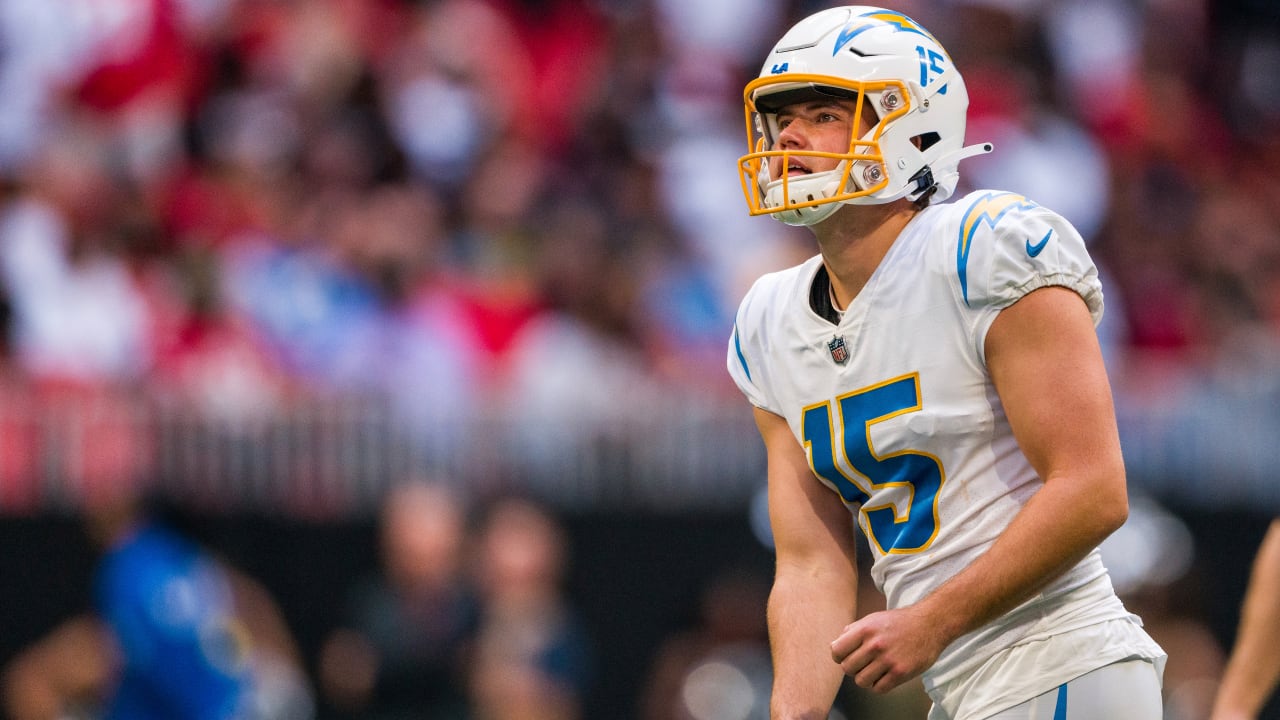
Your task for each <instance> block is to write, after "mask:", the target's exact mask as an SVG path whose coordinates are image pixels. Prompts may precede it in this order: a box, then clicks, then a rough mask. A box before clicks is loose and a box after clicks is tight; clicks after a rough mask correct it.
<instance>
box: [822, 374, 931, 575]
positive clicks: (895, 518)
mask: <svg viewBox="0 0 1280 720" xmlns="http://www.w3.org/2000/svg"><path fill="white" fill-rule="evenodd" d="M832 404H833V402H832V401H827V402H823V403H820V404H818V405H812V406H810V407H807V408H805V410H804V414H803V417H802V424H803V432H804V444H805V448H806V450H807V451H808V455H809V466H810V467H812V468H813V472H814V473H815V474H816V475H817V476H818V477H820V478H822V479H823V480H825V481H826V482H827V483H828V484H830V485H831V486H832V487H834V488H835V489H836V490H837V491H838V492H839V493H840V497H842V498H843V499H844V501H845V502H846V503H849V504H851V505H858V506H860V508H861V512H862V515H863V516H864V518H865V522H864V523H863V528H864V529H865V530H866V531H867V536H868V537H867V539H868V540H869V541H870V542H871V543H872V544H873V545H874V546H875V547H876V548H878V550H879V551H880V552H882V553H915V552H920V551H921V550H924V549H925V548H927V547H928V546H929V544H930V543H932V542H933V538H934V536H936V535H937V533H938V507H937V504H938V489H939V488H940V487H942V481H943V478H944V473H943V470H942V463H941V462H940V461H939V460H938V458H936V457H934V456H933V455H930V454H928V453H924V452H919V451H915V450H901V451H898V452H893V453H889V454H887V455H879V454H877V453H876V450H875V448H874V447H872V444H871V426H872V425H875V424H876V423H880V422H884V421H886V420H889V419H891V418H895V417H897V416H899V415H903V414H906V413H912V412H917V411H919V410H920V408H921V401H920V375H919V374H918V373H912V374H910V375H906V376H903V377H900V378H895V379H893V380H886V381H885V382H882V383H878V384H876V385H872V386H870V387H866V388H862V389H861V390H855V391H853V392H851V393H849V394H848V395H844V396H842V397H839V398H836V400H835V401H834V404H835V405H837V406H838V407H839V413H840V427H842V428H843V433H842V434H841V436H840V438H839V440H840V442H839V443H838V445H837V443H836V442H834V439H835V425H834V423H833V422H832V420H833V418H832ZM837 447H838V448H839V451H840V454H841V456H840V458H837V457H836V450H837ZM841 461H843V462H841ZM846 468H847V469H848V471H846ZM849 471H851V472H849Z"/></svg>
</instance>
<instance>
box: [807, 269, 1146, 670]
mask: <svg viewBox="0 0 1280 720" xmlns="http://www.w3.org/2000/svg"><path fill="white" fill-rule="evenodd" d="M986 357H987V365H988V369H989V371H990V373H991V376H992V379H993V382H994V384H995V387H996V389H997V391H998V393H999V395H1000V399H1001V402H1002V403H1003V405H1004V408H1005V412H1006V414H1007V416H1008V418H1009V422H1010V424H1011V426H1012V428H1013V431H1014V435H1015V437H1016V438H1017V441H1018V443H1019V445H1020V447H1021V448H1022V450H1023V452H1024V453H1025V455H1026V456H1027V458H1028V460H1029V461H1030V462H1031V464H1032V466H1033V467H1034V468H1035V470H1036V471H1037V473H1038V474H1039V476H1040V477H1041V478H1042V479H1043V480H1044V486H1043V487H1042V488H1041V489H1040V490H1039V491H1038V492H1037V493H1036V495H1035V496H1033V497H1032V498H1031V500H1030V501H1029V502H1028V503H1027V505H1026V506H1025V507H1024V508H1023V509H1022V510H1021V511H1020V512H1019V514H1018V515H1017V517H1016V518H1015V519H1014V520H1013V522H1012V523H1011V524H1010V525H1009V527H1008V528H1007V529H1006V530H1005V532H1004V533H1003V534H1002V535H1001V536H1000V538H999V539H998V540H997V542H996V543H995V544H994V545H993V546H992V547H991V549H990V550H989V551H988V552H987V553H986V554H984V555H983V556H982V557H980V558H979V559H978V560H976V561H975V562H974V563H973V564H972V565H970V566H969V567H968V568H966V569H965V570H963V571H961V572H960V573H958V574H957V575H956V576H955V577H953V578H951V579H950V580H948V581H947V582H946V583H944V584H943V585H941V586H940V587H939V588H938V589H937V590H935V591H934V592H933V593H932V594H931V595H929V596H928V597H926V598H925V599H924V600H922V601H920V602H919V603H917V604H915V605H913V606H909V607H904V608H899V609H896V610H889V611H886V612H881V613H874V614H872V615H869V616H867V617H865V618H863V619H861V620H859V621H857V622H855V623H852V624H851V625H849V626H848V627H847V628H845V630H844V632H843V633H841V635H840V636H839V637H838V638H837V639H836V641H835V642H834V643H832V644H831V650H832V655H833V657H834V658H835V660H836V661H837V662H839V663H840V664H841V666H842V667H843V669H844V671H845V672H846V673H847V674H849V675H850V676H852V677H853V678H854V681H855V682H856V683H857V684H858V685H859V686H862V687H866V688H870V689H873V690H875V691H877V692H887V691H889V690H891V689H893V688H894V687H897V686H898V685H901V684H902V683H903V682H905V681H907V680H909V679H910V678H912V677H915V676H916V675H918V674H920V673H921V672H923V671H924V670H925V669H926V668H928V667H929V666H930V665H931V664H932V663H933V662H934V660H936V659H937V657H938V655H939V654H940V653H941V652H942V650H943V649H944V648H945V647H946V646H947V645H948V644H949V643H950V642H951V641H953V640H955V639H956V638H958V637H960V636H961V635H963V634H965V633H966V632H969V631H970V630H973V629H975V628H977V627H979V626H980V625H982V624H984V623H986V622H988V621H990V620H992V619H994V618H995V617H997V616H999V615H1000V614H1002V613H1004V612H1007V611H1008V610H1011V609H1012V608H1014V607H1015V606H1017V605H1018V604H1019V603H1021V602H1022V601H1024V600H1026V599H1028V598H1029V597H1031V596H1032V595H1033V594H1034V593H1035V592H1037V591H1038V590H1039V589H1041V588H1042V587H1044V586H1045V585H1046V584H1047V583H1048V582H1049V581H1051V580H1052V579H1053V578H1055V577H1056V576H1058V575H1059V574H1061V573H1062V572H1064V571H1065V570H1067V569H1068V568H1070V567H1072V566H1073V565H1075V564H1076V563H1077V562H1079V561H1080V560H1081V559H1082V558H1084V557H1085V556H1086V555H1087V554H1088V553H1089V552H1090V551H1091V550H1093V548H1095V547H1096V546H1097V545H1098V544H1099V543H1101V542H1102V540H1103V539H1105V538H1106V537H1107V536H1108V535H1109V534H1111V533H1112V532H1114V531H1115V530H1116V529H1117V528H1118V527H1120V525H1121V524H1123V523H1124V521H1125V519H1126V518H1127V517H1128V497H1127V492H1126V488H1125V475H1124V464H1123V459H1122V457H1121V453H1120V442H1119V433H1118V431H1117V428H1116V421H1115V412H1114V407H1113V405H1112V400H1111V390H1110V385H1109V383H1108V381H1107V377H1106V372H1105V368H1104V366H1103V362H1102V354H1101V351H1100V349H1099V347H1098V341H1097V337H1096V334H1095V332H1094V327H1093V323H1092V320H1091V318H1090V315H1089V311H1088V309H1087V308H1086V306H1085V303H1084V301H1083V300H1082V299H1081V298H1080V296H1079V295H1077V294H1076V293H1075V292H1073V291H1071V290H1068V289H1066V288H1061V287H1046V288H1042V289H1039V290H1035V291H1033V292H1031V293H1029V294H1028V295H1026V296H1025V297H1023V298H1022V299H1021V300H1019V301H1018V302H1016V303H1014V304H1013V305H1012V306H1010V307H1009V308H1007V309H1005V310H1004V311H1002V312H1001V313H1000V315H999V316H998V317H997V318H996V320H995V321H994V323H993V324H992V327H991V329H990V331H989V333H988V335H987V340H986Z"/></svg>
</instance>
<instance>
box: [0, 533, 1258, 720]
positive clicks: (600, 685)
mask: <svg viewBox="0 0 1280 720" xmlns="http://www.w3.org/2000/svg"><path fill="white" fill-rule="evenodd" d="M1179 515H1180V517H1182V518H1183V519H1184V521H1185V522H1186V523H1187V524H1188V526H1189V527H1190V529H1191V530H1192V532H1193V534H1194V535H1195V538H1196V548H1197V555H1196V561H1195V567H1194V570H1193V578H1192V580H1191V581H1190V585H1189V586H1188V589H1187V593H1186V595H1185V597H1184V598H1183V599H1184V602H1185V603H1186V605H1185V607H1190V608H1192V609H1193V611H1194V612H1195V613H1196V614H1198V615H1199V616H1200V617H1201V618H1202V619H1203V621H1204V622H1205V623H1206V624H1207V625H1208V626H1209V627H1210V628H1211V629H1212V630H1213V632H1214V634H1215V635H1216V636H1217V637H1218V638H1219V639H1220V640H1221V641H1222V642H1223V643H1224V644H1226V643H1229V642H1230V641H1231V639H1232V636H1233V635H1234V631H1235V622H1236V619H1237V610H1238V607H1237V605H1238V599H1239V597H1240V595H1241V593H1242V592H1243V587H1244V583H1245V578H1246V576H1247V573H1248V567H1249V563H1250V561H1251V559H1252V556H1253V551H1254V549H1255V548H1256V543H1257V542H1258V540H1259V539H1260V538H1261V536H1262V532H1263V530H1264V529H1265V527H1266V523H1267V520H1268V518H1266V517H1265V516H1261V515H1258V514H1252V513H1245V512H1235V513H1209V514H1195V513H1191V512H1184V511H1180V512H1179ZM178 520H179V522H180V523H182V524H183V525H184V526H185V527H186V528H187V529H188V530H189V531H191V532H192V533H193V534H194V535H195V536H196V537H197V538H199V539H200V540H202V541H203V542H204V543H205V544H207V545H209V546H211V547H213V548H215V549H217V550H219V551H221V552H222V553H223V554H225V555H226V556H227V557H228V558H230V559H231V560H232V561H233V562H235V563H236V564H237V565H239V566H240V567H242V568H243V569H245V570H247V571H249V572H250V573H252V574H254V575H255V576H257V577H258V578H259V579H260V580H261V581H262V582H263V583H264V584H265V585H266V586H267V587H268V588H269V589H270V590H271V591H272V592H274V593H275V595H276V597H277V599H278V600H279V602H280V604H281V606H282V609H283V610H284V612H285V614H286V616H287V618H288V620H289V622H290V624H291V626H292V629H293V631H294V632H295V633H296V635H297V638H298V640H299V642H300V644H301V646H302V649H303V651H304V652H305V653H307V655H308V657H310V658H314V656H315V651H316V649H317V647H318V644H319V642H320V639H321V638H322V637H323V635H324V633H325V632H326V630H327V629H328V628H330V627H331V626H332V624H333V623H334V622H335V621H336V620H337V618H336V613H337V609H338V602H336V600H337V598H339V597H341V593H342V591H343V590H344V589H345V588H346V587H348V586H349V584H350V583H351V582H352V581H353V580H354V579H356V578H358V577H359V576H360V575H361V574H362V573H364V572H366V571H369V570H371V569H372V568H373V567H374V563H375V562H376V555H375V534H374V526H373V525H372V523H368V522H346V523H319V522H301V521H284V520H280V519H276V518H265V517H252V516H245V515H237V516H216V517H208V516H205V517H187V516H183V517H179V518H178ZM561 520H562V521H563V523H564V525H565V527H566V529H567V530H568V532H569V536H570V543H571V552H572V565H571V568H570V575H569V579H568V591H569V594H570V596H571V597H572V599H573V601H574V603H575V604H576V605H577V607H578V609H579V610H580V611H581V613H582V615H583V617H584V619H585V620H586V622H587V624H588V627H589V630H590V632H591V633H592V639H593V642H594V644H595V649H596V656H597V674H596V683H595V686H594V691H593V693H592V695H591V697H590V698H589V703H588V707H587V712H586V717H589V718H610V719H617V720H625V719H626V718H632V717H635V716H636V712H637V710H636V708H637V703H638V698H639V694H640V692H641V688H642V684H643V682H644V679H645V676H646V674H647V672H648V671H649V666H650V663H651V662H652V659H653V655H654V653H655V651H656V650H657V647H658V645H659V643H660V642H661V641H662V640H663V639H664V638H666V637H669V636H670V635H671V634H672V633H674V632H677V631H679V630H681V629H684V628H686V627H688V626H689V625H690V624H691V623H693V622H694V620H695V615H696V612H697V600H698V596H699V594H700V592H701V591H702V589H703V588H704V587H705V586H706V583H707V581H708V580H709V579H710V578H711V577H712V576H713V575H714V574H715V573H716V572H717V571H718V570H720V569H724V568H727V567H730V566H741V565H743V564H745V565H746V566H748V567H750V568H753V569H755V570H758V571H759V572H761V573H765V574H766V575H767V573H768V572H769V571H770V562H771V556H770V554H769V553H768V551H766V550H765V549H764V547H763V546H761V545H760V544H759V543H758V542H757V540H756V539H755V537H754V536H753V534H752V532H751V530H750V527H749V525H748V522H747V520H746V518H745V517H744V516H742V515H739V514H736V513H735V514H727V513H721V514H710V513H698V514H683V515H682V514H635V513H607V514H602V513H589V514H572V515H564V516H561ZM92 562H93V555H92V551H91V550H90V548H89V545H88V543H87V542H86V540H85V539H84V538H83V536H82V535H81V533H80V529H79V525H78V524H77V522H76V521H75V519H74V518H70V517H41V518H5V519H3V520H0V577H2V578H3V581H2V582H0V608H3V612H0V659H2V660H5V661H7V660H8V658H9V657H10V656H11V655H12V653H13V652H14V651H15V650H16V649H17V648H19V647H21V646H23V645H24V644H26V643H28V642H30V641H31V640H33V639H34V638H36V637H38V636H39V635H41V634H42V633H44V632H45V631H47V630H48V629H49V628H50V627H52V625H54V624H55V623H56V622H57V621H59V620H60V619H62V618H64V617H66V616H67V615H69V614H71V613H73V612H75V611H77V610H80V609H83V608H85V607H86V606H87V603H88V590H87V585H88V578H89V574H90V572H91V569H92ZM321 711H322V714H321V718H332V717H335V716H334V715H333V714H332V713H331V712H329V710H328V709H327V708H324V707H323V706H322V707H321ZM1264 717H1266V718H1273V719H1274V718H1280V705H1277V703H1274V702H1273V703H1272V706H1271V707H1270V708H1269V712H1268V713H1267V714H1266V715H1265V716H1264Z"/></svg>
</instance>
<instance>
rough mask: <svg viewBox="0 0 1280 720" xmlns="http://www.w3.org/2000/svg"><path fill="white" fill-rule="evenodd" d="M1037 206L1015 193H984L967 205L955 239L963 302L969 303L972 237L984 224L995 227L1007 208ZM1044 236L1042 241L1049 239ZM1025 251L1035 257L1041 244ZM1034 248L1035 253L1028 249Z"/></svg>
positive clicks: (1017, 208)
mask: <svg viewBox="0 0 1280 720" xmlns="http://www.w3.org/2000/svg"><path fill="white" fill-rule="evenodd" d="M1037 207H1039V205H1037V204H1036V203H1034V202H1032V201H1030V200H1028V199H1026V198H1025V197H1023V196H1021V195H1018V194H1016V193H1010V192H1002V193H985V194H983V195H982V196H980V197H979V198H978V199H977V200H975V201H974V202H973V204H972V205H970V206H969V209H968V210H966V211H965V213H964V218H963V219H962V220H961V221H960V236H959V237H958V238H957V239H956V274H957V275H959V277H960V291H961V294H962V295H963V297H964V304H965V305H968V304H969V249H970V248H971V247H972V245H973V236H974V234H975V233H977V232H978V228H980V227H981V226H983V225H986V226H987V227H990V228H994V227H995V226H996V225H997V224H999V222H1000V219H1001V218H1003V217H1004V216H1005V214H1006V213H1008V212H1009V211H1010V210H1031V209H1033V208H1037ZM1048 238H1049V236H1048V235H1045V239H1044V242H1048ZM1027 247H1028V254H1030V255H1031V257H1035V256H1036V255H1039V254H1040V250H1041V249H1043V247H1041V248H1039V249H1036V248H1034V247H1033V246H1032V245H1030V244H1029V243H1028V245H1027ZM1032 250H1035V252H1031V251H1032Z"/></svg>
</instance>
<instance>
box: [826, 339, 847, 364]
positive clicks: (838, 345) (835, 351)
mask: <svg viewBox="0 0 1280 720" xmlns="http://www.w3.org/2000/svg"><path fill="white" fill-rule="evenodd" d="M827 349H828V350H830V351H831V359H832V360H835V361H836V362H837V363H839V364H841V365H843V364H845V363H846V362H848V361H849V348H847V347H845V344H844V338H842V337H840V336H839V335H836V336H834V337H832V338H831V340H830V341H829V342H828V343H827Z"/></svg>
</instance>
